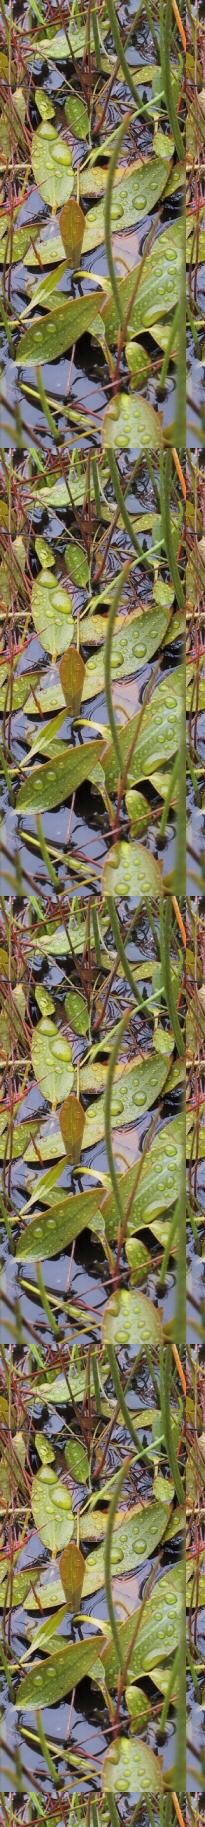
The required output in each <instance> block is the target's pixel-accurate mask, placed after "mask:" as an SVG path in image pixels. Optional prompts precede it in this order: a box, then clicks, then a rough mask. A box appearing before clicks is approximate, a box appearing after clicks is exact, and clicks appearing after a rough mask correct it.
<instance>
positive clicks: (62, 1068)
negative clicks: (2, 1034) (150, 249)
mask: <svg viewBox="0 0 205 1827" xmlns="http://www.w3.org/2000/svg"><path fill="white" fill-rule="evenodd" d="M31 1058H32V1066H33V1070H34V1074H35V1078H36V1079H37V1085H39V1087H40V1091H42V1095H43V1097H45V1098H48V1100H49V1103H51V1104H60V1103H61V1098H63V1097H65V1096H66V1093H68V1092H69V1088H70V1086H71V1085H72V1084H73V1065H72V1054H71V1047H70V1046H69V1041H68V1040H66V1038H65V1035H64V1034H61V1033H59V1029H58V1028H56V1027H55V1023H54V1021H50V1020H49V1016H45V1017H44V1016H43V1018H42V1021H39V1022H38V1027H37V1028H34V1034H33V1039H32V1046H31Z"/></svg>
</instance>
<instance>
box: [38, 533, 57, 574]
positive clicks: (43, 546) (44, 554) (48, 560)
mask: <svg viewBox="0 0 205 1827" xmlns="http://www.w3.org/2000/svg"><path fill="white" fill-rule="evenodd" d="M35 552H37V558H39V562H40V565H42V569H43V571H47V570H48V566H49V568H50V569H51V568H52V566H53V565H54V564H55V557H54V552H52V547H51V546H49V542H48V539H42V536H41V534H40V533H39V534H38V535H37V539H35Z"/></svg>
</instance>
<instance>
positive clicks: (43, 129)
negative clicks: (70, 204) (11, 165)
mask: <svg viewBox="0 0 205 1827" xmlns="http://www.w3.org/2000/svg"><path fill="white" fill-rule="evenodd" d="M31 164H32V169H33V173H34V178H35V182H36V184H37V186H38V190H39V191H40V196H41V197H43V200H44V202H46V203H51V205H52V209H54V210H56V209H59V204H60V203H64V202H65V199H66V197H69V196H70V195H71V191H72V190H73V181H74V174H73V169H72V160H71V152H70V148H69V146H66V144H65V140H62V139H60V134H59V133H56V130H55V127H51V126H50V125H49V122H48V120H47V121H42V123H41V126H40V127H37V129H36V133H33V138H32V146H31Z"/></svg>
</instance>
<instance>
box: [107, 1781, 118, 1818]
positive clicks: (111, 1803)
mask: <svg viewBox="0 0 205 1827" xmlns="http://www.w3.org/2000/svg"><path fill="white" fill-rule="evenodd" d="M106 1802H107V1804H108V1808H109V1815H110V1820H111V1827H119V1814H118V1809H117V1808H116V1806H115V1799H114V1795H111V1791H110V1789H109V1790H108V1793H106Z"/></svg>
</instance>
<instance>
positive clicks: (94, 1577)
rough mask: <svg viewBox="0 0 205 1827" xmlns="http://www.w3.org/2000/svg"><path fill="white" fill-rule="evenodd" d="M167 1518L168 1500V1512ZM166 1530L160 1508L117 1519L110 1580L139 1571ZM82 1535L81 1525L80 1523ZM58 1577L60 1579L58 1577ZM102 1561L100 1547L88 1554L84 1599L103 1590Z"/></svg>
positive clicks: (156, 1505)
mask: <svg viewBox="0 0 205 1827" xmlns="http://www.w3.org/2000/svg"><path fill="white" fill-rule="evenodd" d="M167 1513H168V1514H169V1499H168V1512H167ZM165 1526H166V1511H165V1509H164V1504H161V1503H153V1504H152V1503H149V1504H148V1503H147V1504H146V1505H145V1507H144V1509H143V1510H142V1509H141V1508H140V1507H139V1508H138V1507H137V1508H133V1510H132V1513H131V1515H129V1514H127V1515H126V1516H123V1515H122V1516H121V1518H120V1523H119V1525H118V1528H117V1529H116V1528H115V1529H114V1530H113V1537H112V1547H111V1573H112V1576H113V1579H114V1578H115V1577H118V1576H119V1574H120V1575H121V1574H122V1575H123V1574H124V1573H132V1571H133V1568H134V1567H141V1566H142V1563H143V1561H146V1560H147V1557H149V1556H150V1554H151V1553H153V1551H154V1548H156V1547H157V1544H158V1542H159V1541H161V1537H162V1535H164V1530H165ZM82 1535H83V1523H82ZM61 1577H62V1576H61ZM104 1581H105V1561H104V1546H103V1545H102V1547H100V1548H96V1547H95V1549H94V1550H93V1552H92V1554H88V1556H87V1560H86V1570H85V1584H84V1594H83V1596H84V1598H87V1597H88V1596H89V1595H90V1593H91V1592H97V1591H98V1590H99V1588H100V1586H104Z"/></svg>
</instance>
